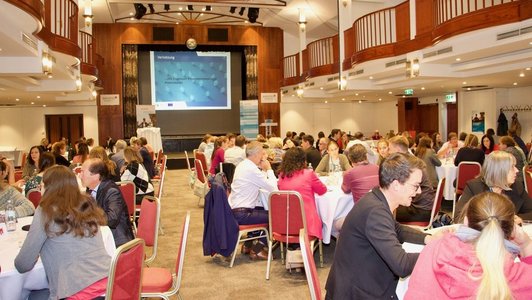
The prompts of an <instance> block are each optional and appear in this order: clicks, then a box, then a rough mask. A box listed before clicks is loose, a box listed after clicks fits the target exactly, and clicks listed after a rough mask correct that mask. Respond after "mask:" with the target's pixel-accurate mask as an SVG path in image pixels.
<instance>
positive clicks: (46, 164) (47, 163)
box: [24, 152, 55, 195]
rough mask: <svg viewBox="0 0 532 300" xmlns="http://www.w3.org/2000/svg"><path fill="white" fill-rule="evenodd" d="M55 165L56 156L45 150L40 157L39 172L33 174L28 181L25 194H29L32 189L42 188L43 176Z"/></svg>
mask: <svg viewBox="0 0 532 300" xmlns="http://www.w3.org/2000/svg"><path fill="white" fill-rule="evenodd" d="M53 165H55V157H54V155H53V154H52V153H49V152H45V153H43V154H42V155H41V157H40V158H39V173H37V174H35V175H33V176H32V177H31V178H30V179H28V180H27V181H26V186H25V190H24V194H25V195H27V194H28V192H29V191H30V190H31V189H40V187H41V181H42V176H43V174H44V171H46V169H48V168H50V167H51V166H53Z"/></svg>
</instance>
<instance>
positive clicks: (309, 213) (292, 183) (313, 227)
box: [277, 148, 327, 239]
mask: <svg viewBox="0 0 532 300" xmlns="http://www.w3.org/2000/svg"><path fill="white" fill-rule="evenodd" d="M306 167H307V161H306V155H305V151H304V150H303V149H301V148H290V149H288V151H286V153H285V155H284V159H283V162H282V163H281V168H280V172H279V181H278V182H277V186H278V187H279V190H289V191H296V192H298V193H299V194H301V197H302V198H303V203H304V204H303V205H304V206H305V218H306V220H307V232H308V234H309V235H311V236H315V237H317V238H319V239H321V238H322V233H321V231H322V228H321V226H322V225H321V224H322V222H321V219H320V216H319V215H318V211H317V209H316V200H315V199H314V194H318V195H323V194H325V192H327V187H326V186H325V184H323V183H322V182H321V181H320V179H319V178H318V176H316V174H315V173H314V171H313V170H312V169H307V168H306Z"/></svg>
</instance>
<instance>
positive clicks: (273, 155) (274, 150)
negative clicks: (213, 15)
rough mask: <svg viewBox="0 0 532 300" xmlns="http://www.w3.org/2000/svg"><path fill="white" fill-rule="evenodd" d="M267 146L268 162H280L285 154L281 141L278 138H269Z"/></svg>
mask: <svg viewBox="0 0 532 300" xmlns="http://www.w3.org/2000/svg"><path fill="white" fill-rule="evenodd" d="M268 145H269V148H268V150H267V152H268V160H269V161H270V162H272V163H280V162H282V161H283V155H284V153H285V150H283V139H281V138H280V137H271V138H270V139H269V140H268Z"/></svg>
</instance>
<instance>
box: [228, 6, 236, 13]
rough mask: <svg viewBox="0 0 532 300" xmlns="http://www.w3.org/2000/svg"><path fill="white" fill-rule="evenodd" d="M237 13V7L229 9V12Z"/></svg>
mask: <svg viewBox="0 0 532 300" xmlns="http://www.w3.org/2000/svg"><path fill="white" fill-rule="evenodd" d="M235 11H236V6H231V8H230V9H229V12H230V13H232V14H234V13H235Z"/></svg>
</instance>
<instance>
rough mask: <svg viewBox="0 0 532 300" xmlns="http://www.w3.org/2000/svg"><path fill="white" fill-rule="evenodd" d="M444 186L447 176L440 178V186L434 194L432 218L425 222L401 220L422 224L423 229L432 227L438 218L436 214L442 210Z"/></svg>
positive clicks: (407, 223) (414, 224)
mask: <svg viewBox="0 0 532 300" xmlns="http://www.w3.org/2000/svg"><path fill="white" fill-rule="evenodd" d="M444 187H445V177H444V178H442V179H440V181H439V182H438V188H436V195H435V196H434V204H433V205H432V212H431V213H430V220H428V221H425V222H401V224H405V225H412V226H420V227H422V229H423V230H427V229H430V228H431V227H432V222H434V219H435V218H436V216H438V213H439V212H440V209H441V203H442V201H443V190H444Z"/></svg>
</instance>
